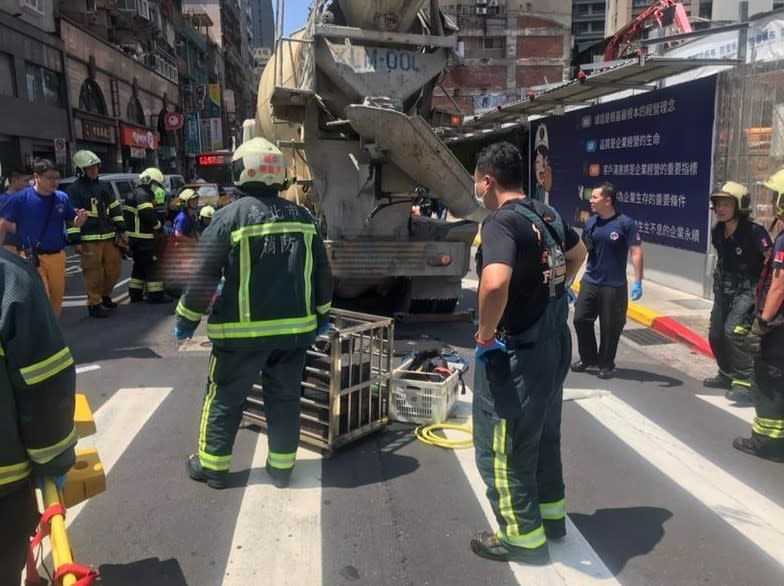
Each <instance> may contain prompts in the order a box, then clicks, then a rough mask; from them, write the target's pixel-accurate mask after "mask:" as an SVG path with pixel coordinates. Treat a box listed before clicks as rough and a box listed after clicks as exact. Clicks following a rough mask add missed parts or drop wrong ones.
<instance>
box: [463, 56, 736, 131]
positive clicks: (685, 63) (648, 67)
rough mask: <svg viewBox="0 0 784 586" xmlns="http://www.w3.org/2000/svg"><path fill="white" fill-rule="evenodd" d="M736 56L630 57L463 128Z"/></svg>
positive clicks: (642, 84)
mask: <svg viewBox="0 0 784 586" xmlns="http://www.w3.org/2000/svg"><path fill="white" fill-rule="evenodd" d="M738 63H739V62H738V61H737V60H734V59H683V58H673V57H647V58H646V59H645V60H642V59H631V60H628V61H625V62H623V63H621V64H619V65H615V66H614V67H611V68H609V69H605V70H603V71H600V72H598V73H594V74H592V75H588V76H586V77H585V78H584V79H583V80H574V81H569V82H566V83H564V84H561V85H559V86H557V87H555V88H551V89H548V90H545V91H543V92H541V93H538V94H536V95H535V96H534V97H533V98H529V99H526V100H522V101H519V102H513V103H511V104H507V105H505V106H501V107H500V108H499V109H497V110H494V111H492V112H487V113H485V114H480V115H478V116H473V117H470V118H466V120H465V121H464V123H463V126H462V127H461V128H460V129H458V131H462V132H472V131H478V130H483V129H487V128H497V127H498V126H499V125H503V124H507V123H514V122H519V121H520V119H521V117H527V116H534V115H542V116H544V115H548V114H553V113H558V112H559V110H560V111H561V112H562V111H563V110H564V109H565V108H567V107H572V106H589V105H591V104H592V103H593V102H594V101H595V100H597V99H598V98H602V97H604V96H609V95H611V94H615V93H618V92H622V91H624V90H629V89H645V90H652V89H655V88H654V87H653V86H651V85H650V84H652V83H654V82H657V81H661V80H662V79H666V78H668V77H671V76H673V75H678V74H681V73H686V72H688V71H692V70H695V69H699V68H700V67H706V66H733V65H737V64H738Z"/></svg>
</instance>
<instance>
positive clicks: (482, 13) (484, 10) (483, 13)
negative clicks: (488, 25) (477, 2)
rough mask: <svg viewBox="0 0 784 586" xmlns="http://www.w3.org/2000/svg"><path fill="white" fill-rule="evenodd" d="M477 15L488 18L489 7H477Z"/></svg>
mask: <svg viewBox="0 0 784 586" xmlns="http://www.w3.org/2000/svg"><path fill="white" fill-rule="evenodd" d="M476 13H477V15H479V16H487V7H486V6H477V7H476Z"/></svg>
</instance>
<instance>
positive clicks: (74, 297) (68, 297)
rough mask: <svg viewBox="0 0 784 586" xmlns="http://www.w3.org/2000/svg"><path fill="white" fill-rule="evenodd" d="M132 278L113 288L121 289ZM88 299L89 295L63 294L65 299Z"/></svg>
mask: <svg viewBox="0 0 784 586" xmlns="http://www.w3.org/2000/svg"><path fill="white" fill-rule="evenodd" d="M130 280H131V279H130V277H129V278H127V279H123V280H122V281H120V282H118V283H117V284H116V285H115V286H114V289H113V290H115V289H119V288H120V287H122V286H123V285H125V284H126V283H129V282H130ZM86 300H87V295H63V301H86Z"/></svg>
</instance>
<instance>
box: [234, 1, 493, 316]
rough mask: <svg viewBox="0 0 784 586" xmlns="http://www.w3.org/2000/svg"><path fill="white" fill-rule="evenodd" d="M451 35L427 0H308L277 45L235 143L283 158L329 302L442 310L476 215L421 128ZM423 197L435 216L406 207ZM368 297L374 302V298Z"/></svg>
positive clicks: (451, 295)
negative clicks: (313, 232)
mask: <svg viewBox="0 0 784 586" xmlns="http://www.w3.org/2000/svg"><path fill="white" fill-rule="evenodd" d="M456 43H457V36H456V28H455V27H454V26H453V25H452V24H451V22H450V21H449V20H448V19H447V18H445V17H444V15H443V14H442V13H441V11H440V10H439V8H438V2H437V0H429V1H428V0H317V1H315V2H313V3H312V5H311V8H310V14H309V16H308V20H307V23H306V25H305V27H304V28H303V29H302V30H300V31H298V32H296V33H295V34H293V35H292V36H291V37H289V38H281V39H279V40H278V42H277V46H276V51H275V53H274V55H273V56H272V58H271V60H270V61H269V63H268V65H267V66H266V67H265V69H264V72H263V74H262V77H261V81H260V83H259V91H258V108H257V114H256V118H255V120H252V121H246V123H245V125H244V126H245V127H244V136H245V138H246V139H247V138H250V137H252V136H263V137H265V138H267V139H268V140H272V141H273V142H276V144H278V146H279V147H280V148H281V150H282V151H283V152H284V154H285V155H286V157H287V164H288V167H289V169H288V171H289V175H290V176H296V177H297V184H296V185H295V186H293V187H292V188H291V189H290V190H289V192H288V193H287V195H286V196H287V197H288V198H289V199H291V200H293V201H297V202H298V203H300V204H302V205H306V206H307V207H309V208H310V209H311V211H312V212H313V214H314V216H315V217H316V218H317V221H318V225H319V226H320V229H321V231H322V235H323V236H324V238H325V241H326V243H327V248H328V254H329V257H330V262H331V264H332V270H333V273H334V275H335V287H336V289H335V292H336V296H337V297H339V298H343V299H357V298H362V297H364V296H374V297H375V296H379V295H380V296H382V297H383V296H385V297H386V298H387V299H388V300H393V301H394V305H395V309H394V310H396V311H410V312H418V313H449V312H452V311H453V310H454V308H455V306H456V303H457V300H458V297H459V294H460V290H461V280H462V278H463V277H464V276H465V274H466V272H467V271H468V266H469V257H470V251H471V245H472V242H473V240H474V237H475V235H476V232H477V227H478V224H477V223H478V222H481V220H482V219H483V218H484V216H485V211H484V210H483V209H482V208H480V207H478V206H477V205H476V203H475V202H474V199H473V180H472V178H471V176H470V174H469V173H468V172H467V171H466V170H465V168H464V167H463V166H462V165H461V164H460V162H459V161H458V160H457V158H456V157H455V156H454V155H453V154H452V153H451V152H450V150H449V149H448V148H447V147H446V146H445V144H444V143H443V142H442V141H441V140H440V139H439V138H438V136H437V135H436V134H435V133H434V132H433V128H432V126H431V119H432V116H433V109H432V96H433V89H434V87H435V86H436V84H437V83H438V81H439V79H440V77H441V76H442V75H443V73H444V71H445V69H446V67H447V63H448V60H449V58H450V55H451V54H452V52H453V51H454V49H455V47H456ZM420 198H432V199H433V200H435V201H438V202H440V203H441V204H443V205H444V206H446V208H447V209H448V211H449V214H448V215H447V216H446V218H447V219H439V218H437V217H424V216H417V215H414V214H412V204H414V203H415V202H416V201H417V200H418V199H420ZM376 298H377V297H376Z"/></svg>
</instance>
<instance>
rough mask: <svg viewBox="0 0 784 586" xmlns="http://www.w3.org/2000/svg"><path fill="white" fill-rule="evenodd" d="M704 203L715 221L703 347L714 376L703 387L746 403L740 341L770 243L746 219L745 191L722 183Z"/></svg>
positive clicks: (747, 359)
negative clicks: (712, 359)
mask: <svg viewBox="0 0 784 586" xmlns="http://www.w3.org/2000/svg"><path fill="white" fill-rule="evenodd" d="M710 200H711V207H712V208H713V212H714V214H715V215H716V220H717V222H716V226H715V227H714V228H713V230H711V243H712V244H713V247H714V248H715V249H716V255H717V257H718V258H717V260H716V270H715V271H714V274H713V295H714V297H713V309H712V311H711V317H710V330H709V333H708V342H709V343H710V346H711V350H712V351H713V355H714V356H715V357H716V364H717V365H718V367H719V373H718V374H717V375H716V376H714V377H711V378H706V379H705V380H704V381H703V385H704V386H706V387H709V388H713V389H723V390H726V391H727V392H726V395H725V396H726V397H727V399H729V400H730V401H734V402H736V403H746V404H751V403H753V397H752V391H751V387H752V381H753V371H754V364H753V360H752V357H751V356H750V355H749V353H748V352H747V351H746V349H745V339H746V334H748V332H749V328H750V327H751V324H752V322H753V321H754V295H755V291H756V289H757V284H758V283H759V279H760V275H761V273H762V268H763V267H764V265H765V258H766V257H767V255H768V252H769V250H770V247H771V246H772V245H773V242H772V241H771V238H770V235H769V234H768V231H767V230H765V228H764V227H763V226H761V225H760V224H757V223H756V222H753V221H752V220H751V219H750V218H749V216H750V214H751V195H749V190H748V189H747V188H746V187H745V186H743V185H741V184H740V183H735V182H734V181H728V182H727V183H725V184H724V185H722V186H721V188H720V189H719V190H718V191H716V192H714V193H713V194H712V195H711V197H710Z"/></svg>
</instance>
